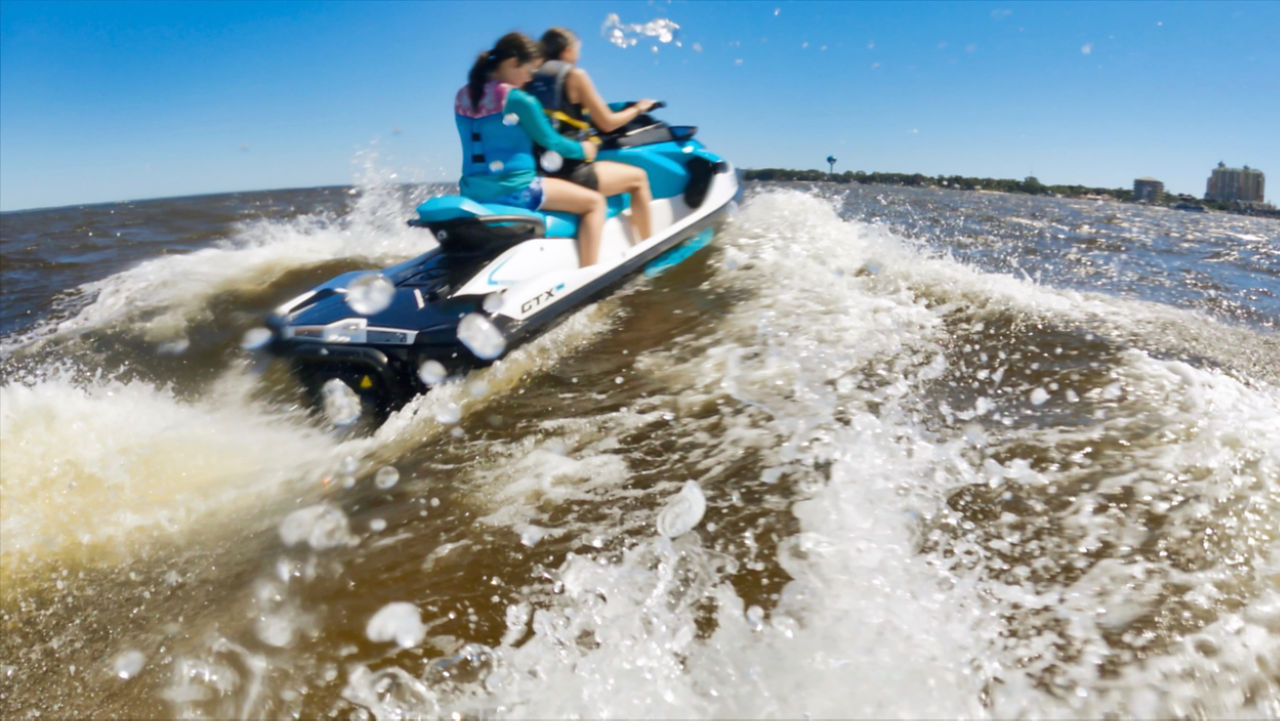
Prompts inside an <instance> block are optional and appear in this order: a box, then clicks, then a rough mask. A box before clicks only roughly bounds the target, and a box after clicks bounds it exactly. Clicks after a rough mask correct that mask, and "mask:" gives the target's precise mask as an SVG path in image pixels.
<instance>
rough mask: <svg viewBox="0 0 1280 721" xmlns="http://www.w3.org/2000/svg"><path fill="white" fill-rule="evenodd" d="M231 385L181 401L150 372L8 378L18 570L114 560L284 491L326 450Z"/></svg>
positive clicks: (7, 508)
mask: <svg viewBox="0 0 1280 721" xmlns="http://www.w3.org/2000/svg"><path fill="white" fill-rule="evenodd" d="M222 385H223V386H224V387H225V388H226V390H228V391H229V392H228V396H229V397H222V396H218V395H216V394H215V396H214V397H213V398H211V399H206V400H198V401H192V402H187V401H181V400H178V399H177V398H175V397H174V395H173V394H172V393H171V392H170V391H168V390H165V389H161V388H156V387H155V386H152V385H150V384H147V383H144V382H141V381H131V382H119V381H111V380H99V381H93V380H89V381H81V380H79V379H75V378H74V377H73V375H72V374H70V373H68V374H67V375H63V376H55V377H51V378H48V379H46V380H44V381H41V382H39V383H34V384H23V383H10V384H8V385H5V386H4V387H2V388H0V446H3V448H4V452H3V454H0V464H2V467H3V473H0V484H2V488H3V495H4V504H3V507H2V509H0V518H2V519H3V520H2V523H3V526H4V544H3V548H2V549H0V554H2V555H0V558H2V559H3V560H4V566H5V574H6V576H7V575H9V574H10V573H11V572H13V571H15V570H16V569H17V568H19V567H21V566H25V565H26V564H27V563H28V562H39V561H41V560H47V559H51V558H64V557H66V558H69V557H85V558H95V559H99V560H110V559H113V558H118V557H122V556H127V555H129V554H130V553H132V552H133V551H134V550H135V549H136V548H137V547H138V546H139V545H140V544H146V543H147V542H149V541H151V540H153V539H172V538H176V537H179V536H181V535H182V534H184V533H186V532H187V531H189V530H190V529H192V528H194V527H198V526H199V524H200V523H202V522H204V521H209V520H216V519H218V518H224V517H229V516H233V515H235V511H236V509H242V510H243V509H248V508H252V507H253V506H254V503H255V502H256V501H261V500H262V499H263V498H265V497H270V496H271V495H272V494H275V493H279V492H280V490H281V489H282V488H283V487H285V484H287V483H288V482H289V481H290V480H291V479H296V478H297V477H298V476H299V474H300V473H302V472H304V471H305V468H306V467H307V466H308V465H309V464H310V463H312V462H315V461H316V460H317V459H320V458H323V457H325V456H327V455H328V453H329V452H330V449H331V448H332V441H331V440H330V439H329V438H328V437H327V436H324V435H321V434H319V433H317V432H316V431H314V430H311V429H309V428H308V427H306V426H301V425H297V424H295V423H292V422H290V421H289V420H288V419H287V418H283V417H278V416H273V415H271V414H269V413H267V412H263V411H261V410H258V409H256V408H254V407H253V406H251V405H246V404H245V402H244V401H245V398H244V396H243V395H242V393H241V390H242V389H240V388H237V387H234V386H235V385H236V384H230V383H224V384H222Z"/></svg>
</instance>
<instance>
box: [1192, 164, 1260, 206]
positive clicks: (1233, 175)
mask: <svg viewBox="0 0 1280 721" xmlns="http://www.w3.org/2000/svg"><path fill="white" fill-rule="evenodd" d="M1265 184H1266V176H1265V175H1263V173H1262V171H1261V170H1257V169H1256V168H1250V167H1249V166H1247V165H1246V166H1244V167H1243V168H1228V167H1227V164H1226V163H1218V167H1216V168H1214V169H1213V174H1212V175H1210V176H1209V183H1208V187H1206V189H1205V191H1204V198H1205V200H1219V201H1231V200H1239V201H1241V202H1245V203H1261V202H1262V201H1263V199H1264V197H1265V195H1266V191H1265Z"/></svg>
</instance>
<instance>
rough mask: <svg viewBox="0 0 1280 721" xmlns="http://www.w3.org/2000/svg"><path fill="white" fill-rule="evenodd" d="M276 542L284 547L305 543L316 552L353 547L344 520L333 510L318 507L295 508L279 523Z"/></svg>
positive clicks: (346, 522)
mask: <svg viewBox="0 0 1280 721" xmlns="http://www.w3.org/2000/svg"><path fill="white" fill-rule="evenodd" d="M279 531H280V540H282V541H284V543H285V545H286V546H296V545H298V544H300V543H303V542H305V543H307V544H308V545H310V546H311V547H312V548H314V549H315V550H317V551H321V550H324V549H326V548H336V547H338V546H354V545H355V544H356V539H355V537H354V536H352V535H351V527H350V525H349V524H348V521H347V516H346V514H345V513H343V512H342V511H340V510H338V509H337V508H334V507H333V506H329V505H325V504H319V505H315V506H307V507H306V508H299V509H298V510H296V511H294V512H293V513H290V514H289V515H287V516H285V517H284V520H283V521H281V522H280V528H279Z"/></svg>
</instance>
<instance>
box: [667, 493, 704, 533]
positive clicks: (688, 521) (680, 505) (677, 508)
mask: <svg viewBox="0 0 1280 721" xmlns="http://www.w3.org/2000/svg"><path fill="white" fill-rule="evenodd" d="M706 511H707V499H706V497H705V496H703V495H702V487H701V486H699V485H698V484H697V482H696V481H685V484H684V487H683V488H681V489H680V492H679V493H677V494H676V495H674V496H672V497H671V499H670V500H668V501H667V504H666V506H664V507H663V509H662V511H661V512H659V513H658V533H660V534H662V535H664V536H666V537H667V538H676V537H677V536H682V535H684V534H686V533H688V532H689V531H691V530H693V528H694V527H695V526H697V525H698V523H699V522H700V521H701V520H702V515H703V514H704V513H706Z"/></svg>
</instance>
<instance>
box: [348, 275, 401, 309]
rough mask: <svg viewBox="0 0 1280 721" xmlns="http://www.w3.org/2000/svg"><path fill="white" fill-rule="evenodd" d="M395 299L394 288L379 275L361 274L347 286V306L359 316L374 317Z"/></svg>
mask: <svg viewBox="0 0 1280 721" xmlns="http://www.w3.org/2000/svg"><path fill="white" fill-rule="evenodd" d="M395 297H396V286H395V284H394V283H392V282H391V281H390V280H389V279H388V278H387V276H385V275H383V274H381V273H362V274H360V275H359V276H357V277H356V278H355V280H352V281H351V282H350V283H349V284H347V305H348V306H350V307H351V310H354V311H355V312H357V313H359V314H360V315H376V314H378V313H381V312H382V311H384V310H386V309H387V306H389V305H391V301H392V300H393V299H394V298H395Z"/></svg>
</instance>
